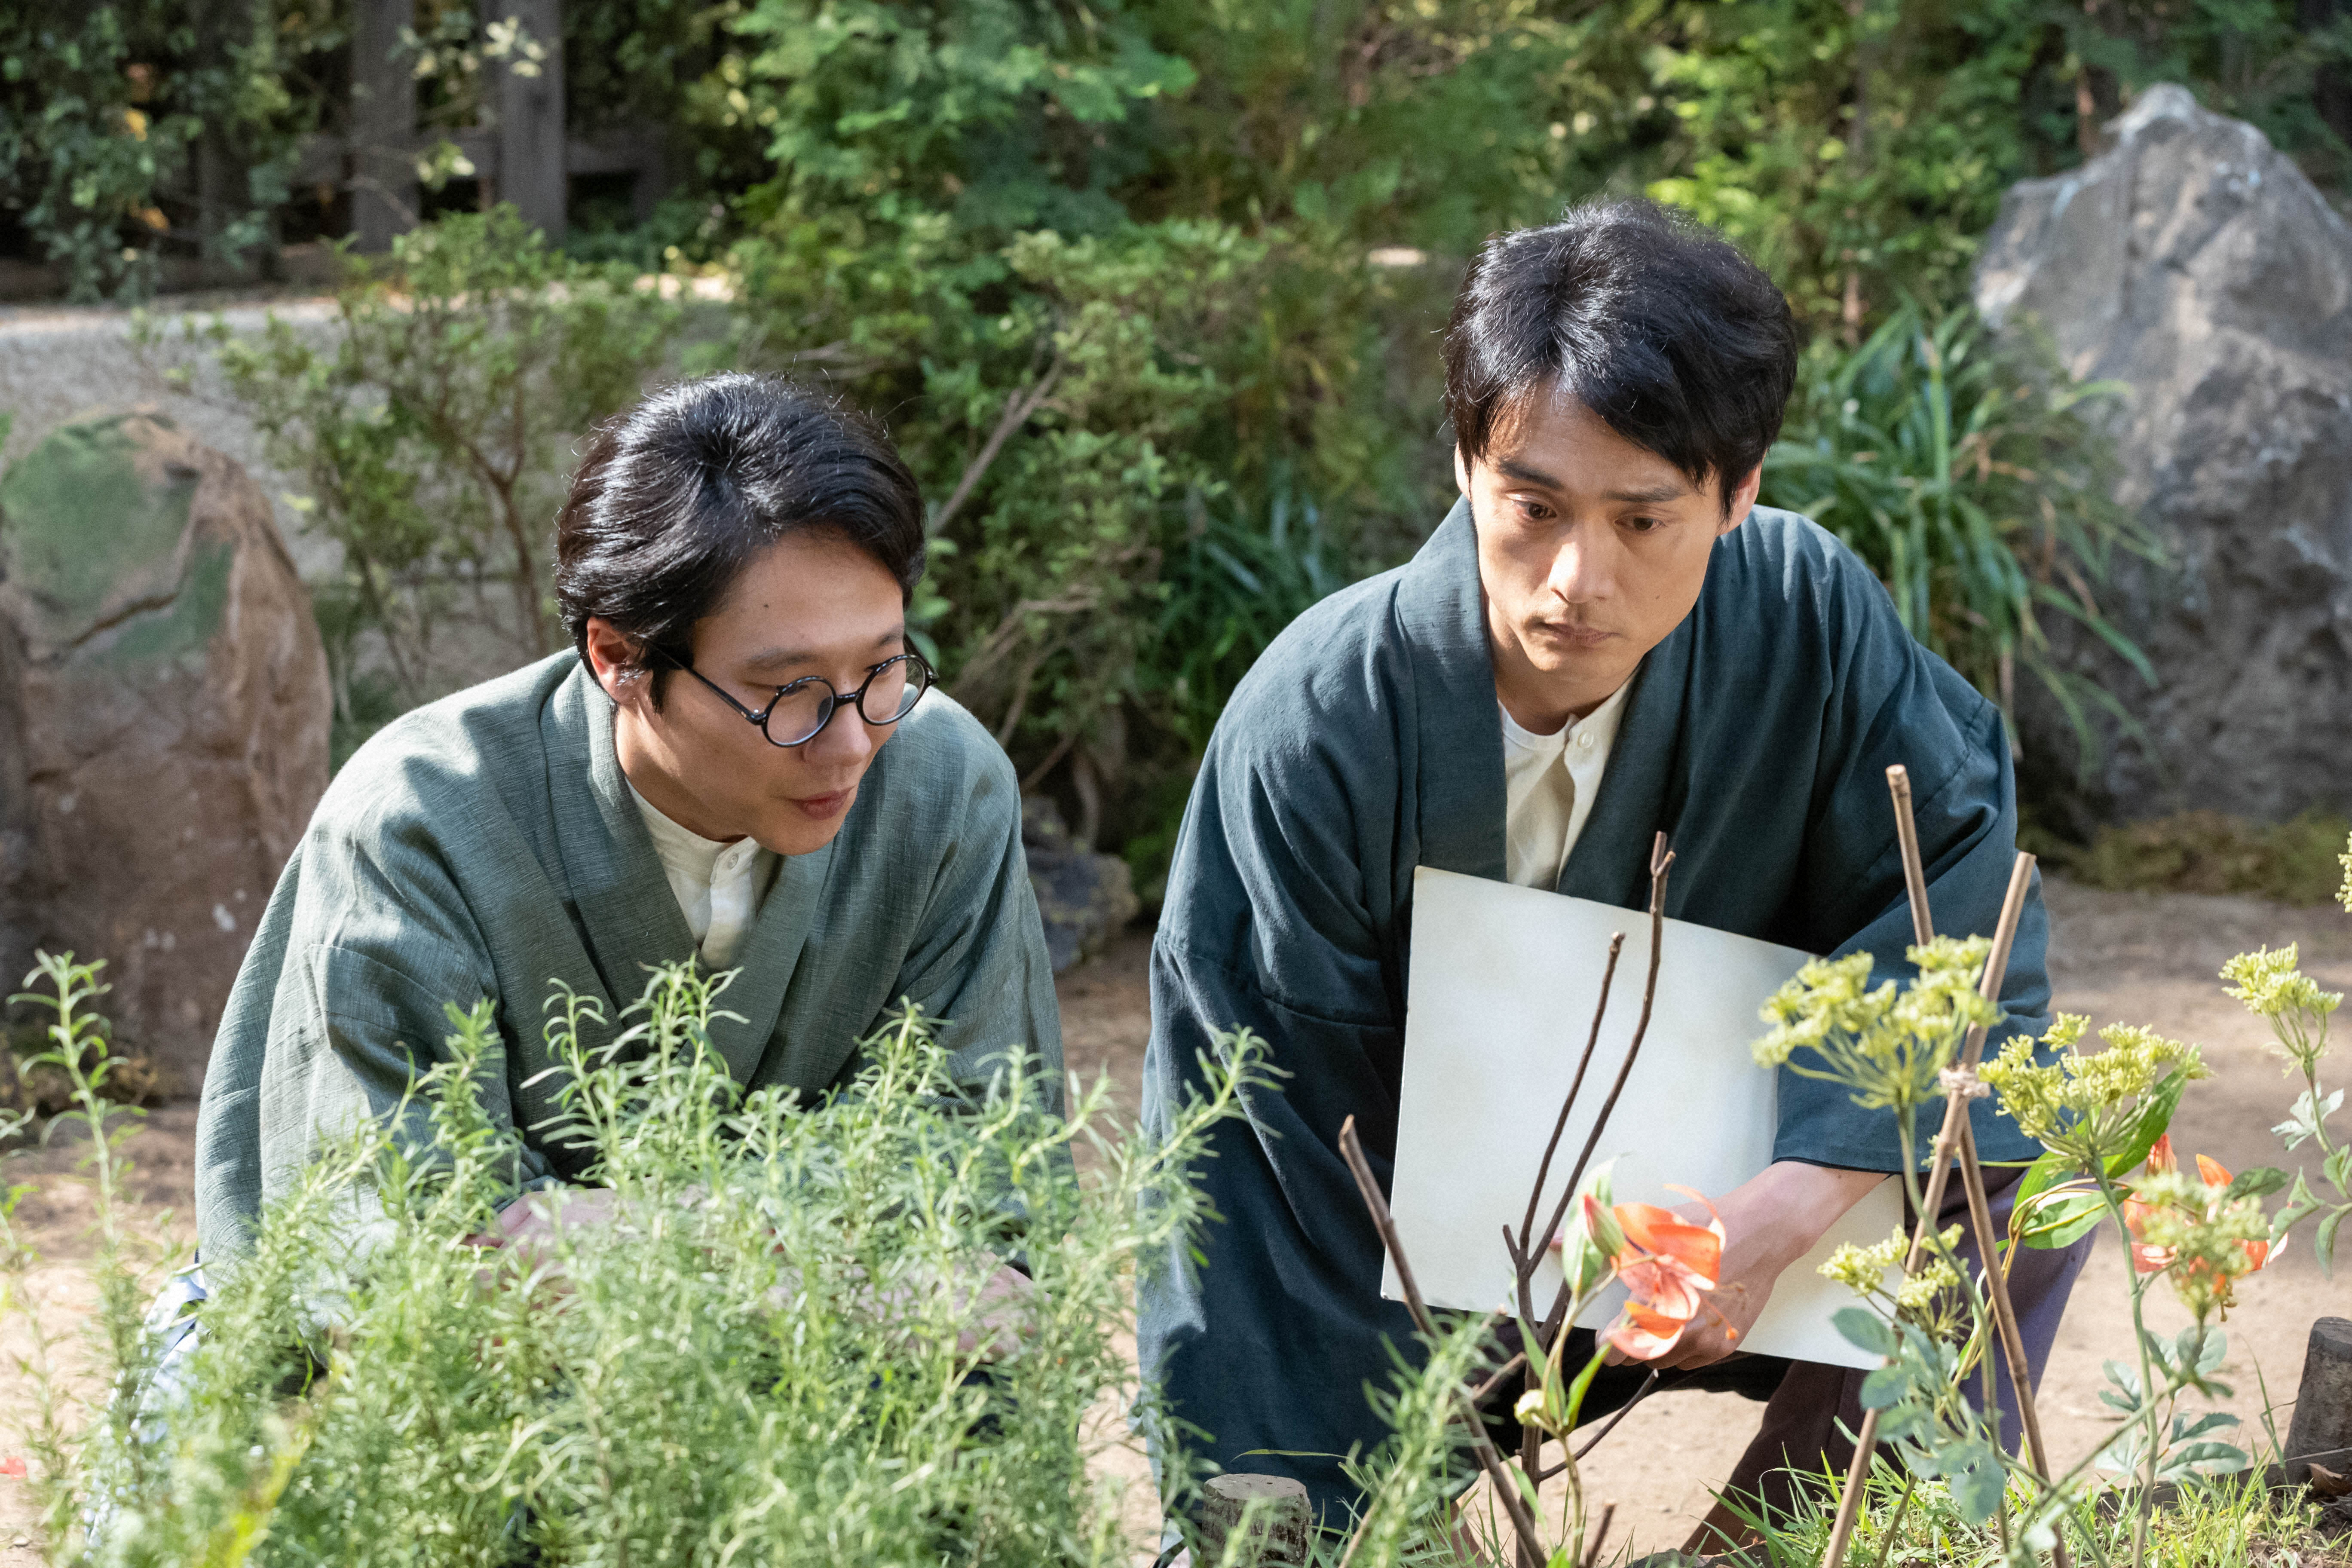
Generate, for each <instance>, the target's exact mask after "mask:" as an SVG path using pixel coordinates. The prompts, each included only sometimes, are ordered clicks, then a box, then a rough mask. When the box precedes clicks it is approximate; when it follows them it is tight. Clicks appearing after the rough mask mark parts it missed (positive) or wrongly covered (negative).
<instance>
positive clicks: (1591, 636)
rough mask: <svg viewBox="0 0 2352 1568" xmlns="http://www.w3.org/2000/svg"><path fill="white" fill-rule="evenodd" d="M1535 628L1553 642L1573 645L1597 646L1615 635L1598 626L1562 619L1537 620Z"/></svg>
mask: <svg viewBox="0 0 2352 1568" xmlns="http://www.w3.org/2000/svg"><path fill="white" fill-rule="evenodd" d="M1536 629H1537V630H1538V631H1540V632H1541V633H1543V635H1544V636H1545V637H1549V638H1550V639H1551V640H1552V641H1554V642H1564V643H1567V644H1570V646H1571V647H1600V646H1601V644H1602V643H1605V642H1607V641H1608V640H1609V639H1610V638H1612V637H1615V636H1616V635H1617V634H1616V633H1615V632H1612V631H1605V630H1603V629H1602V628H1601V627H1599V626H1577V625H1574V624H1572V623H1569V622H1564V621H1538V622H1537V623H1536Z"/></svg>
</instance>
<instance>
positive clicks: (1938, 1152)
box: [1822, 850, 2033, 1568]
mask: <svg viewBox="0 0 2352 1568" xmlns="http://www.w3.org/2000/svg"><path fill="white" fill-rule="evenodd" d="M2032 885H2033V857H2032V856H2031V855H2028V854H2026V853H2025V852H2024V851H2023V850H2020V851H2019V852H2018V856H2017V859H2016V861H2015V862H2014V864H2012V865H2011V868H2010V874H2009V893H2008V896H2007V897H2006V898H2004V899H2003V900H2001V906H2000V924H1999V925H1998V926H1996V927H1995V928H1994V930H1993V937H1992V952H1991V954H1990V956H1989V957H1987V958H1986V960H1985V967H1984V977H1983V979H1982V981H1981V982H1980V983H1979V985H1978V992H1979V994H1981V995H1982V996H1984V997H1985V998H1986V999H1987V1000H1992V1001H1997V1000H1999V999H2000V988H2001V984H2002V982H2003V981H2005V980H2006V979H2007V978H2008V977H2009V950H2010V946H2011V943H2012V942H2015V941H2016V940H2017V921H2018V918H2019V916H2020V915H2021V914H2022V913H2023V912H2024V907H2025V895H2026V891H2027V889H2030V888H2032ZM1984 1042H1985V1030H1984V1026H1982V1025H1979V1026H1976V1027H1974V1028H1971V1029H1970V1030H1969V1034H1968V1038H1967V1040H1966V1041H1965V1042H1963V1043H1962V1045H1961V1047H1960V1061H1959V1067H1958V1072H1957V1073H1956V1074H1955V1075H1954V1078H1955V1081H1954V1083H1953V1085H1952V1088H1951V1089H1950V1091H1949V1092H1948V1093H1947V1094H1946V1095H1945V1097H1944V1125H1943V1127H1942V1129H1941V1130H1940V1131H1937V1134H1936V1145H1935V1152H1934V1154H1933V1155H1932V1156H1931V1159H1932V1161H1933V1164H1932V1168H1931V1169H1930V1170H1929V1171H1928V1173H1927V1193H1926V1194H1925V1196H1924V1197H1923V1199H1922V1201H1921V1203H1920V1207H1919V1214H1918V1217H1917V1221H1916V1224H1915V1226H1913V1228H1912V1232H1911V1250H1910V1253H1909V1255H1908V1256H1907V1257H1906V1258H1905V1259H1904V1260H1903V1271H1904V1272H1905V1273H1906V1274H1908V1273H1910V1272H1911V1271H1912V1270H1914V1269H1916V1268H1918V1267H1919V1260H1920V1258H1921V1257H1922V1256H1923V1255H1924V1254H1925V1253H1926V1251H1927V1237H1928V1236H1929V1235H1931V1234H1932V1233H1933V1231H1934V1229H1935V1225H1936V1216H1937V1214H1938V1213H1940V1212H1941V1211H1942V1209H1943V1206H1944V1190H1945V1187H1946V1186H1947V1185H1948V1183H1949V1182H1950V1179H1951V1172H1952V1163H1953V1159H1954V1156H1955V1155H1956V1154H1957V1153H1958V1150H1959V1148H1960V1131H1961V1129H1962V1128H1964V1127H1966V1126H1967V1125H1968V1118H1969V1093H1968V1087H1967V1085H1968V1080H1969V1079H1972V1078H1973V1077H1974V1076H1975V1074H1976V1069H1977V1063H1978V1061H1979V1058H1982V1056H1983V1055H1984ZM1877 1447H1878V1412H1877V1411H1875V1410H1866V1411H1864V1412H1863V1416H1862V1430H1861V1431H1860V1432H1859V1433H1857V1434H1856V1435H1855V1436H1854V1445H1853V1464H1852V1465H1850V1466H1848V1467H1847V1468H1846V1474H1845V1490H1844V1494H1843V1496H1842V1497H1840V1498H1839V1499H1838V1511H1837V1520H1836V1521H1835V1523H1833V1524H1832V1526H1831V1528H1830V1544H1829V1551H1828V1552H1826V1553H1825V1554H1824V1555H1823V1556H1822V1568H1839V1565H1840V1564H1841V1563H1843V1562H1844V1561H1845V1549H1846V1544H1847V1542H1849V1541H1851V1540H1852V1539H1853V1526H1854V1521H1855V1518H1856V1517H1857V1516H1858V1515H1859V1514H1860V1513H1861V1511H1862V1498H1863V1493H1864V1490H1865V1489H1866V1488H1865V1487H1864V1481H1865V1480H1866V1479H1867V1478H1868V1477H1869V1474H1870V1462H1871V1458H1872V1455H1873V1453H1874V1450H1875V1449H1876V1448H1877Z"/></svg>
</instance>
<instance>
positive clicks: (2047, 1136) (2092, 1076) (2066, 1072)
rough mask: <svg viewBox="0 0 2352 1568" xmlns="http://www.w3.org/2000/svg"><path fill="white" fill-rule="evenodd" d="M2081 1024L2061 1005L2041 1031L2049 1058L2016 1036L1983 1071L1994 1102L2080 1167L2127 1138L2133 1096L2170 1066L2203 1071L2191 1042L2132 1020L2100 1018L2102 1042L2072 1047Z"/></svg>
mask: <svg viewBox="0 0 2352 1568" xmlns="http://www.w3.org/2000/svg"><path fill="white" fill-rule="evenodd" d="M2089 1024H2090V1020H2089V1019H2088V1018H2085V1017H2084V1016H2081V1015H2079V1014H2075V1013H2061V1014H2059V1015H2058V1016H2057V1019H2056V1021H2055V1022H2053V1024H2052V1025H2051V1026H2050V1028H2049V1030H2048V1032H2046V1033H2045V1034H2043V1035H2042V1045H2043V1046H2044V1047H2050V1048H2051V1049H2053V1050H2055V1051H2056V1052H2057V1053H2058V1055H2057V1057H2056V1058H2055V1059H2053V1060H2052V1061H2050V1062H2047V1063H2043V1062H2040V1061H2037V1060H2035V1059H2034V1058H2035V1056H2036V1054H2037V1053H2036V1051H2035V1048H2034V1046H2033V1043H2032V1042H2031V1041H2029V1040H2026V1039H2024V1038H2018V1039H2014V1040H2011V1042H2010V1043H2009V1044H2008V1045H2007V1046H2006V1047H2003V1048H2002V1050H2001V1053H2000V1059H1999V1060H1997V1061H1992V1062H1989V1063H1987V1064H1986V1065H1985V1068H1984V1071H1983V1077H1984V1080H1985V1081H1986V1082H1987V1083H1989V1084H1990V1085H1992V1086H1993V1088H1994V1089H1995V1090H1996V1091H1998V1092H1999V1094H2000V1107H2001V1109H2002V1110H2005V1111H2007V1112H2008V1113H2009V1114H2010V1115H2011V1117H2012V1118H2013V1119H2015V1121H2016V1122H2017V1124H2018V1126H2019V1127H2021V1128H2022V1129H2023V1130H2024V1131H2025V1133H2026V1135H2027V1136H2028V1137H2030V1138H2032V1139H2035V1140H2037V1141H2038V1142H2042V1143H2043V1144H2045V1145H2047V1146H2048V1147H2050V1148H2052V1149H2055V1150H2057V1151H2058V1152H2060V1153H2062V1154H2065V1155H2067V1156H2069V1157H2070V1158H2072V1159H2073V1160H2074V1161H2075V1162H2076V1163H2079V1164H2080V1165H2082V1166H2083V1167H2084V1168H2085V1169H2088V1168H2090V1167H2091V1166H2093V1165H2095V1164H2096V1163H2100V1162H2102V1161H2104V1160H2105V1159H2106V1158H2107V1157H2108V1156H2109V1155H2111V1154H2114V1153H2116V1152H2119V1151H2120V1150H2121V1149H2122V1148H2123V1147H2124V1145H2125V1144H2126V1142H2129V1140H2130V1138H2131V1136H2132V1132H2133V1131H2134V1126H2135V1124H2136V1123H2137V1121H2138V1120H2139V1111H2140V1102H2141V1101H2142V1100H2145V1099H2146V1098H2147V1095H2148V1094H2149V1093H2150V1092H2151V1091H2152V1090H2153V1089H2155V1088H2156V1086H2157V1085H2158V1084H2159V1083H2162V1082H2163V1081H2164V1080H2165V1079H2166V1078H2167V1077H2168V1076H2169V1075H2170V1074H2171V1073H2172V1072H2173V1071H2174V1070H2175V1069H2176V1068H2187V1069H2188V1072H2189V1077H2190V1078H2192V1079H2198V1078H2208V1077H2210V1076H2211V1075H2210V1073H2209V1072H2208V1071H2207V1070H2206V1068H2205V1066H2204V1063H2203V1062H2202V1061H2201V1060H2200V1059H2199V1057H2198V1054H2197V1047H2194V1046H2191V1045H2184V1044H2183V1043H2182V1042H2180V1041H2179V1040H2168V1039H2166V1038H2165V1037H2163V1036H2161V1035H2158V1034H2157V1033H2155V1032H2154V1031H2153V1030H2150V1029H2145V1028H2142V1027H2140V1026H2138V1025H2137V1024H2110V1025H2108V1026H2106V1027H2105V1028H2104V1029H2102V1030H2100V1031H2099V1038H2100V1039H2102V1040H2104V1041H2105V1042H2106V1046H2107V1048H2106V1049H2105V1050H2104V1051H2096V1052H2093V1053H2091V1054H2089V1055H2085V1054H2084V1053H2082V1052H2081V1051H2078V1050H2076V1049H2075V1047H2076V1045H2077V1044H2078V1043H2079V1042H2080V1041H2081V1040H2082V1038H2083V1031H2084V1029H2085V1028H2086V1027H2088V1026H2089Z"/></svg>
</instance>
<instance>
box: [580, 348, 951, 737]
mask: <svg viewBox="0 0 2352 1568" xmlns="http://www.w3.org/2000/svg"><path fill="white" fill-rule="evenodd" d="M803 529H814V530H823V531H831V532H833V533H835V534H838V535H839V536H840V537H842V538H844V539H845V540H847V541H848V542H850V543H852V544H854V545H856V547H857V548H858V549H860V550H863V551H864V552H866V554H868V555H870V556H872V557H873V558H874V559H875V560H876V561H877V562H878V563H880V564H881V566H882V568H883V570H885V571H887V572H888V573H889V574H890V575H891V576H892V577H894V578H896V579H897V580H898V589H899V593H900V595H902V596H903V597H907V598H911V597H912V596H913V594H914V591H915V584H916V583H917V581H918V580H919V579H920V578H921V576H922V574H923V501H922V495H921V492H920V491H919V489H917V488H916V485H915V477H914V475H912V474H910V473H908V471H907V465H906V463H905V462H904V461H902V460H901V459H900V458H899V456H898V450H897V448H895V447H892V446H891V445H890V437H888V436H887V435H886V434H884V432H883V430H882V427H881V426H879V425H877V424H876V423H875V422H874V421H873V420H871V419H869V418H867V417H866V416H865V415H863V414H860V413H858V412H857V411H856V410H855V409H853V408H850V407H847V406H846V405H843V404H842V403H840V402H839V401H838V400H836V399H835V398H832V397H829V396H826V395H823V394H821V393H816V392H813V391H811V390H809V389H808V388H806V387H803V386H798V385H795V384H793V383H791V382H789V381H785V380H783V379H782V378H781V377H777V376H768V375H745V374H727V375H712V376H705V377H704V378H702V379H701V380H699V381H688V382H683V383H680V384H677V385H676V386H672V387H667V388H665V389H664V390H662V391H660V392H657V393H655V394H654V395H652V396H650V397H647V398H646V399H645V400H644V401H643V402H641V403H639V404H638V405H636V406H635V408H632V409H630V410H629V411H628V412H626V413H625V414H622V415H618V416H614V418H612V419H610V420H607V421H606V422H605V423H604V425H603V426H600V427H599V428H598V429H597V431H596V433H595V437H594V438H593V440H592V441H591V442H590V443H589V447H588V452H587V456H586V457H585V458H583V459H582V461H581V464H580V468H579V470H578V471H577V472H576V473H574V474H573V475H572V490H571V493H570V495H569V496H567V497H566V498H565V500H564V502H563V510H562V512H560V513H559V514H558V515H557V518H556V525H555V599H556V603H557V605H559V606H560V607H561V608H562V613H563V624H564V626H566V627H567V628H568V629H569V630H570V631H571V633H572V646H573V647H575V648H577V649H578V650H579V654H580V659H581V662H582V663H583V664H585V663H586V662H587V660H588V618H589V617H590V616H603V617H604V619H605V620H608V621H610V622H612V623H613V625H614V626H616V627H618V628H619V629H620V630H621V631H622V632H624V633H625V634H627V636H629V637H631V638H632V639H634V640H635V643H636V645H637V658H638V667H639V668H648V669H650V670H652V672H653V675H654V688H653V690H654V697H655V700H656V702H658V701H659V700H660V695H661V687H662V682H663V679H664V678H665V676H666V675H667V672H668V670H669V669H670V668H676V667H678V666H682V665H683V664H685V663H686V662H687V660H688V658H689V657H690V656H691V652H692V643H693V634H694V626H695V623H696V622H698V621H699V620H701V619H702V618H703V617H704V616H708V615H710V614H711V613H712V612H713V611H715V610H716V609H717V608H718V607H719V600H720V599H721V598H723V597H724V596H725V595H726V593H727V590H728V589H729V588H730V587H731V586H732V585H733V584H734V582H735V578H736V575H737V574H739V573H740V572H741V571H742V570H743V568H744V566H745V565H747V564H748V563H750V562H751V558H752V556H754V555H755V554H757V553H758V552H760V551H761V550H762V549H764V548H766V547H767V546H768V545H771V544H773V543H774V542H776V541H777V540H779V539H782V537H783V536H784V535H786V534H788V533H793V532H796V531H801V530H803Z"/></svg>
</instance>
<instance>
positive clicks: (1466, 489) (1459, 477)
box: [1454, 446, 1470, 497]
mask: <svg viewBox="0 0 2352 1568" xmlns="http://www.w3.org/2000/svg"><path fill="white" fill-rule="evenodd" d="M1454 489H1457V490H1460V491H1461V492H1462V493H1463V495H1464V496H1465V497H1467V496H1468V495H1469V493H1470V462H1469V459H1468V458H1465V457H1463V455H1462V448H1461V447H1459V446H1457V447H1454Z"/></svg>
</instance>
